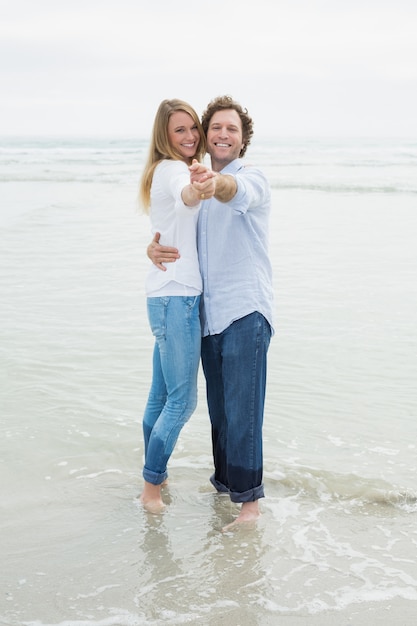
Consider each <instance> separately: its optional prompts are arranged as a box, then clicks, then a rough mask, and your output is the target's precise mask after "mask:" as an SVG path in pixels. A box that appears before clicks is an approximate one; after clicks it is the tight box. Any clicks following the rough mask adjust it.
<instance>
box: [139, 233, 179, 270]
mask: <svg viewBox="0 0 417 626" xmlns="http://www.w3.org/2000/svg"><path fill="white" fill-rule="evenodd" d="M160 238H161V233H155V236H154V238H153V239H152V241H151V243H150V244H149V246H148V247H147V249H146V252H147V255H148V257H149V258H150V260H151V261H152V263H153V264H154V265H156V267H158V268H159V269H160V270H162V271H163V272H166V269H167V268H166V267H165V265H162V264H163V263H175V261H176V260H177V259H179V258H180V254H179V252H178V250H177V248H170V247H169V246H161V245H160V244H159V239H160Z"/></svg>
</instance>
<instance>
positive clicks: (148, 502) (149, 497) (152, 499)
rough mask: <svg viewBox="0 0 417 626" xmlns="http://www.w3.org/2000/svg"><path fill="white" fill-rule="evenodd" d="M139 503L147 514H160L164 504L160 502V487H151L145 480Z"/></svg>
mask: <svg viewBox="0 0 417 626" xmlns="http://www.w3.org/2000/svg"><path fill="white" fill-rule="evenodd" d="M140 501H141V503H142V505H143V508H144V509H146V511H148V513H154V514H156V515H157V514H159V513H162V512H163V511H164V509H165V504H164V503H163V502H162V498H161V485H153V484H152V483H148V482H146V480H145V485H144V487H143V491H142V494H141V496H140Z"/></svg>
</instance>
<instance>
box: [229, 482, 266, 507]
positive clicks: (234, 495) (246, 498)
mask: <svg viewBox="0 0 417 626" xmlns="http://www.w3.org/2000/svg"><path fill="white" fill-rule="evenodd" d="M229 494H230V499H231V501H232V502H238V503H239V502H255V500H259V498H264V497H265V494H264V486H263V485H259V487H255V488H254V489H249V490H248V491H242V492H241V493H239V492H237V491H229Z"/></svg>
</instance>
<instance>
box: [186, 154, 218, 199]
mask: <svg viewBox="0 0 417 626" xmlns="http://www.w3.org/2000/svg"><path fill="white" fill-rule="evenodd" d="M189 170H190V183H191V185H192V186H193V188H194V189H195V190H196V191H198V193H199V194H200V196H203V198H212V197H213V196H214V194H215V192H216V173H215V172H213V171H212V170H211V169H210V168H209V167H207V166H206V165H204V164H203V163H199V162H198V161H197V160H196V159H193V162H192V164H191V165H190V167H189Z"/></svg>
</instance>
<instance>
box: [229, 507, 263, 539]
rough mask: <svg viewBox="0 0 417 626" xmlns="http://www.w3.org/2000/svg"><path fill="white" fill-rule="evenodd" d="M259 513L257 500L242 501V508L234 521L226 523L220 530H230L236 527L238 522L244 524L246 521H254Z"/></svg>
mask: <svg viewBox="0 0 417 626" xmlns="http://www.w3.org/2000/svg"><path fill="white" fill-rule="evenodd" d="M260 515H261V513H260V511H259V504H258V500H255V502H243V503H242V508H241V509H240V513H239V515H238V516H237V518H236V519H235V521H234V522H232V523H231V524H228V525H227V526H225V527H224V528H223V529H222V532H226V531H228V530H232V529H233V528H236V526H238V525H239V524H244V523H247V522H255V521H256V520H257V519H258V517H260Z"/></svg>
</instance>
